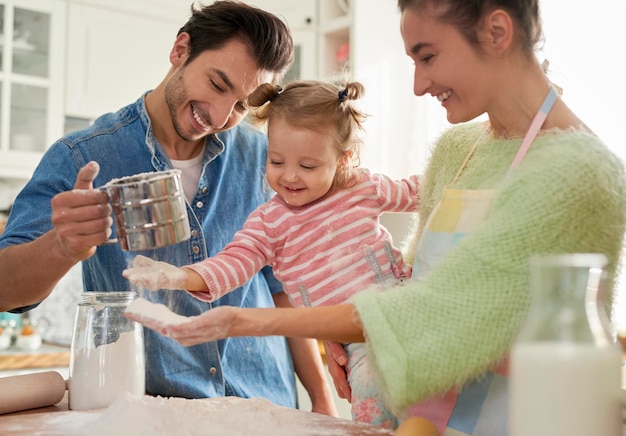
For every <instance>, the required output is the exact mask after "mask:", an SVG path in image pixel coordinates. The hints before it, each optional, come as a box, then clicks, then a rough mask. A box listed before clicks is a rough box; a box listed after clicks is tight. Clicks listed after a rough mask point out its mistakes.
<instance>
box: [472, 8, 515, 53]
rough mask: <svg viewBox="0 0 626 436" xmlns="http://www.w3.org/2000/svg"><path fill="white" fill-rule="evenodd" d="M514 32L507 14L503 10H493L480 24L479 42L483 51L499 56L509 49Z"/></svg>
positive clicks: (511, 21)
mask: <svg viewBox="0 0 626 436" xmlns="http://www.w3.org/2000/svg"><path fill="white" fill-rule="evenodd" d="M514 30H515V29H514V25H513V20H512V19H511V16H510V15H509V13H508V12H506V11H505V10H503V9H494V10H493V11H491V12H490V13H488V14H487V15H486V16H485V18H484V20H483V22H482V26H481V29H480V31H479V33H480V35H479V40H480V41H481V42H482V46H483V48H484V49H485V50H487V51H488V52H489V53H491V54H493V55H495V56H500V55H502V54H503V53H505V52H506V51H507V50H508V49H509V48H510V47H511V44H512V42H513V34H514Z"/></svg>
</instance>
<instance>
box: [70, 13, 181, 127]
mask: <svg viewBox="0 0 626 436" xmlns="http://www.w3.org/2000/svg"><path fill="white" fill-rule="evenodd" d="M180 11H181V13H180V15H179V16H178V15H177V16H174V17H169V19H168V18H167V17H158V18H156V17H152V16H151V15H148V14H144V15H139V14H130V13H127V12H120V11H116V10H112V9H105V8H102V7H98V6H91V5H85V4H81V3H70V4H69V12H68V23H69V25H68V45H67V74H66V104H65V114H66V115H67V116H71V117H82V118H96V117H97V116H99V115H101V114H103V113H106V112H112V111H116V110H118V109H119V108H121V107H122V106H125V105H127V104H129V103H131V102H133V101H135V100H136V99H137V98H139V97H140V96H141V94H142V93H143V92H145V91H147V90H149V89H152V88H154V87H155V86H157V85H158V84H159V83H160V82H161V80H163V78H164V77H165V75H166V74H167V71H168V69H169V67H170V63H169V53H170V50H171V48H172V46H173V44H174V40H175V39H176V34H177V32H178V29H179V28H180V26H182V24H183V23H184V21H185V20H186V18H187V16H188V15H189V7H188V6H183V5H181V7H180ZM170 19H171V20H170Z"/></svg>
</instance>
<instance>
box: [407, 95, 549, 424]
mask: <svg viewBox="0 0 626 436" xmlns="http://www.w3.org/2000/svg"><path fill="white" fill-rule="evenodd" d="M556 97H557V93H556V91H555V89H554V88H552V87H551V88H550V92H549V93H548V95H547V96H546V98H545V100H544V102H543V104H542V105H541V107H540V109H539V111H538V112H537V114H536V115H535V117H534V118H533V121H532V123H531V125H530V127H529V128H528V131H527V132H526V135H525V137H524V140H523V141H522V145H521V146H520V148H519V150H518V152H517V154H516V156H515V158H514V159H513V162H512V163H511V166H510V168H509V173H510V172H511V171H512V170H513V169H514V168H515V167H517V165H519V163H520V162H521V161H522V159H523V158H524V156H525V155H526V153H527V151H528V149H529V148H530V145H531V144H532V142H533V141H534V140H535V138H536V136H537V134H538V133H539V130H540V129H541V126H542V125H543V123H544V121H545V119H546V117H547V116H548V113H549V112H550V110H551V109H552V105H553V104H554V102H555V101H556ZM487 131H488V129H486V130H485V131H484V132H483V133H482V134H481V135H480V137H479V138H478V139H477V140H476V142H475V143H474V145H473V146H472V148H471V150H470V151H469V153H468V155H467V157H466V158H465V160H464V161H463V163H462V164H461V167H460V168H459V170H458V172H457V173H456V175H455V177H454V179H453V180H452V182H451V183H450V184H449V185H448V186H447V187H446V188H445V190H444V192H443V194H442V197H441V199H440V201H439V203H438V204H437V206H436V207H435V209H434V210H433V212H432V213H431V214H430V216H429V218H428V220H427V221H426V225H425V226H424V230H423V232H422V236H421V237H420V240H419V242H418V246H417V252H416V256H415V264H414V266H413V276H412V279H413V280H419V279H420V278H422V277H424V276H425V275H426V274H428V272H429V271H430V270H431V269H432V268H434V267H435V266H436V265H437V263H438V262H439V261H440V260H441V258H443V257H444V256H445V255H446V254H447V253H448V251H449V250H450V249H452V248H453V247H454V246H455V245H456V244H457V243H458V242H459V241H460V240H462V239H463V238H464V237H465V236H466V235H468V234H470V233H472V232H473V231H475V230H476V228H477V227H478V226H480V225H481V224H482V223H483V222H484V221H485V219H486V218H487V215H488V213H489V210H490V209H491V204H492V203H493V200H494V198H495V196H496V193H497V191H496V190H495V189H483V190H463V189H452V188H450V186H451V185H454V183H456V181H457V180H458V179H459V177H460V175H461V173H462V172H463V170H464V169H465V167H466V166H467V163H468V161H469V160H470V158H471V157H472V155H473V154H474V151H475V150H476V147H477V146H478V144H479V143H480V142H481V141H482V139H483V137H484V135H485V134H486V133H487ZM507 366H508V365H506V363H505V364H503V365H501V367H499V368H497V369H495V370H493V371H489V372H487V373H486V374H485V375H483V376H481V378H480V379H479V380H476V381H473V382H471V383H469V384H468V385H466V386H464V387H463V389H461V390H457V389H452V390H450V391H448V392H446V393H444V394H441V395H437V396H434V397H431V398H428V399H427V400H426V401H423V402H420V403H418V404H415V405H412V406H410V407H409V409H408V410H407V416H422V417H425V418H428V419H430V420H431V421H433V422H434V423H435V425H436V426H437V428H438V429H439V431H440V432H441V433H442V434H443V435H444V436H461V435H474V436H477V435H485V436H486V435H494V436H502V435H506V434H507V407H508V406H507V398H508V391H507V385H508V383H507V380H506V378H507Z"/></svg>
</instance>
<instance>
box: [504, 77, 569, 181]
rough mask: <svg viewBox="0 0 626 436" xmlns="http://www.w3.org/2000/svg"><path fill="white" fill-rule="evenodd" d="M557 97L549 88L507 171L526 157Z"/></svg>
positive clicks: (551, 88) (553, 90) (554, 90)
mask: <svg viewBox="0 0 626 436" xmlns="http://www.w3.org/2000/svg"><path fill="white" fill-rule="evenodd" d="M557 96H558V94H557V92H556V89H554V86H550V92H548V95H547V96H546V98H545V100H544V101H543V103H542V104H541V107H540V108H539V111H538V112H537V114H535V118H533V121H532V123H530V127H529V128H528V131H527V132H526V136H524V141H522V145H521V146H520V148H519V150H517V155H516V156H515V159H513V162H512V163H511V167H510V168H509V171H511V170H512V169H513V168H515V167H516V166H518V165H519V164H520V162H521V161H522V159H524V156H526V153H527V152H528V149H529V148H530V145H531V144H532V143H533V141H534V140H535V138H536V137H537V134H538V133H539V130H540V129H541V126H543V123H544V121H545V120H546V118H547V117H548V114H549V113H550V110H552V106H553V105H554V102H555V101H556V98H557Z"/></svg>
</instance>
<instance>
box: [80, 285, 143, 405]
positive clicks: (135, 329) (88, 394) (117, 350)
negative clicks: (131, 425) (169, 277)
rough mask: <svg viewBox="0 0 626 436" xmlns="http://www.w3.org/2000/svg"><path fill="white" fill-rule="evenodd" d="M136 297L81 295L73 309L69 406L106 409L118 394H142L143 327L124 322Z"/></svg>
mask: <svg viewBox="0 0 626 436" xmlns="http://www.w3.org/2000/svg"><path fill="white" fill-rule="evenodd" d="M136 296H137V294H136V293H135V292H125V291H123V292H83V293H82V294H81V297H80V302H79V303H78V307H77V309H76V318H75V322H74V335H73V337H72V345H71V353H70V372H69V382H68V390H69V407H70V409H73V410H81V409H97V408H102V407H107V406H108V405H110V404H111V403H112V402H113V401H114V400H115V399H116V398H117V397H118V396H119V395H120V394H122V393H123V392H129V393H130V394H132V395H135V396H138V397H139V396H143V395H144V394H145V354H144V346H143V328H142V327H141V325H140V324H138V323H136V322H135V321H131V320H129V319H127V318H125V317H124V311H125V310H126V308H127V307H128V305H129V304H130V303H131V302H132V301H133V300H134V299H135V298H136Z"/></svg>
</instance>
